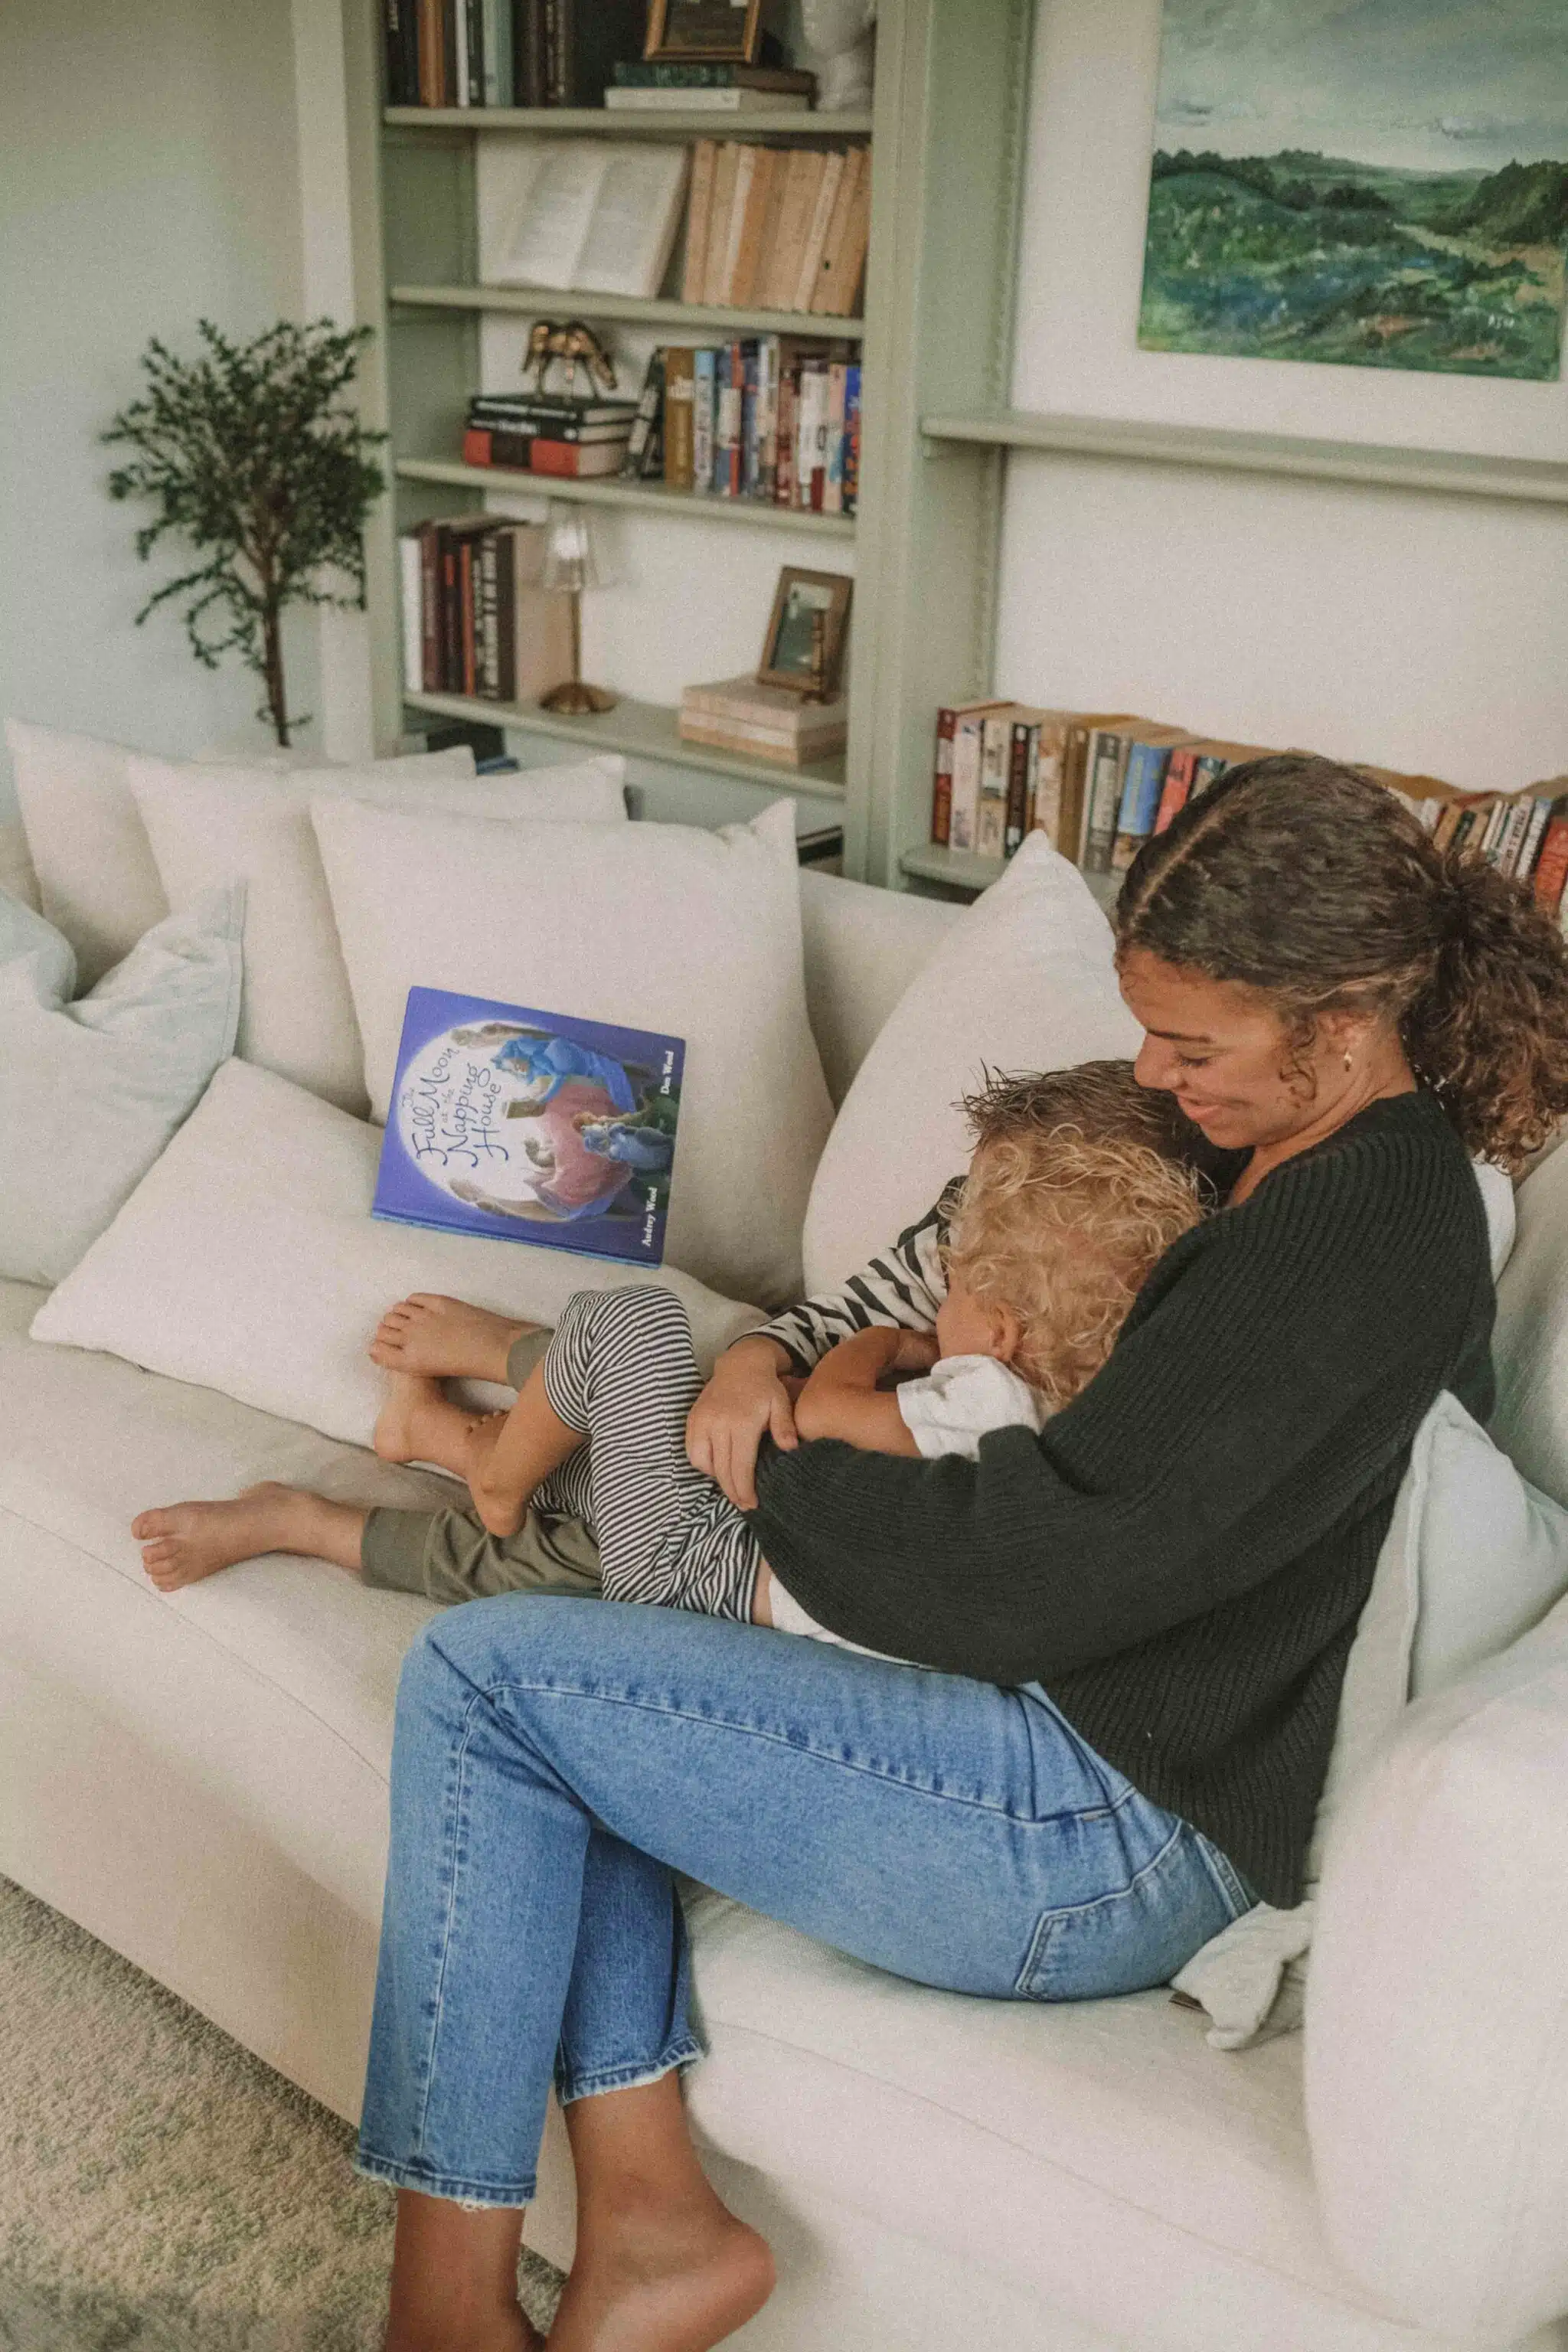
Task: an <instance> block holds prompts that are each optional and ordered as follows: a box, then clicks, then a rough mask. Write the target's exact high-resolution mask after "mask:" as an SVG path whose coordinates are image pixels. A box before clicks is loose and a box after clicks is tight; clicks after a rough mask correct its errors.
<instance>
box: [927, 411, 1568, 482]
mask: <svg viewBox="0 0 1568 2352" xmlns="http://www.w3.org/2000/svg"><path fill="white" fill-rule="evenodd" d="M921 432H922V433H923V434H924V436H925V437H926V439H927V440H928V441H936V442H943V441H947V442H960V443H970V444H979V445H984V446H992V447H997V448H1005V449H1048V450H1056V451H1058V452H1075V451H1076V452H1081V453H1083V454H1084V455H1086V456H1089V457H1139V458H1152V459H1153V460H1154V461H1156V462H1157V463H1160V464H1163V465H1168V466H1212V467H1220V468H1227V469H1229V470H1231V471H1233V472H1238V473H1249V474H1295V475H1300V476H1302V477H1304V478H1309V479H1317V480H1321V481H1331V482H1374V483H1384V484H1387V485H1389V486H1390V487H1392V488H1396V489H1406V490H1447V491H1451V492H1458V493H1459V494H1461V495H1468V496H1470V497H1474V498H1489V499H1535V500H1537V501H1540V502H1543V503H1545V504H1547V505H1551V506H1565V505H1568V461H1564V462H1563V463H1562V464H1553V463H1550V462H1547V461H1544V460H1542V459H1539V458H1533V457H1475V456H1472V455H1470V454H1468V453H1467V452H1464V451H1457V450H1445V449H1389V448H1380V447H1377V446H1373V444H1370V443H1364V444H1363V443H1358V442H1351V441H1315V440H1307V439H1294V438H1291V437H1289V436H1286V435H1283V434H1273V433H1230V432H1220V431H1217V430H1216V431H1211V430H1209V429H1208V428H1207V427H1206V426H1203V425H1140V424H1137V423H1134V422H1130V421H1129V420H1128V419H1126V418H1125V417H1114V416H1105V417H1101V416H1068V415H1052V414H1050V413H1049V412H1047V411H1046V410H1034V409H1024V408H1001V409H988V410H987V409H974V410H972V411H968V412H965V413H962V414H954V415H933V416H923V417H922V418H921Z"/></svg>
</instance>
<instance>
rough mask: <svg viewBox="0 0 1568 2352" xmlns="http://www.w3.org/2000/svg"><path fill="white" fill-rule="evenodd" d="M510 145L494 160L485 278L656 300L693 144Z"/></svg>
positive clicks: (588, 142)
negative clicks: (689, 146)
mask: <svg viewBox="0 0 1568 2352" xmlns="http://www.w3.org/2000/svg"><path fill="white" fill-rule="evenodd" d="M496 143H497V144H498V145H499V143H500V142H496ZM506 145H507V152H506V153H505V154H504V155H503V154H496V155H487V159H486V160H487V163H489V165H490V171H489V173H487V178H488V181H489V186H488V189H487V198H488V200H489V204H490V205H493V206H494V214H493V224H494V225H493V230H492V234H491V235H490V236H488V237H486V238H485V239H484V247H485V249H482V250H481V257H480V268H481V272H482V275H483V276H484V277H485V278H486V279H487V280H488V281H489V282H490V283H491V284H494V285H500V286H541V287H547V288H551V289H559V290H561V291H563V292H564V291H566V290H567V289H577V290H581V291H584V292H587V293H594V294H619V295H628V296H632V297H635V298H637V299H641V300H650V299H652V298H653V296H655V295H656V294H657V293H658V289H659V288H660V286H661V285H662V284H663V282H664V274H665V271H666V269H667V268H668V266H669V257H670V253H671V250H672V248H673V247H674V244H675V236H676V231H677V229H678V228H679V225H680V215H681V206H682V202H683V199H684V197H685V194H686V176H687V170H688V163H689V151H688V150H687V149H686V148H685V147H680V146H663V145H649V144H647V142H644V141H641V140H625V141H622V140H611V139H526V140H515V141H513V140H509V141H508V142H506Z"/></svg>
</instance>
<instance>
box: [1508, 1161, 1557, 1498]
mask: <svg viewBox="0 0 1568 2352" xmlns="http://www.w3.org/2000/svg"><path fill="white" fill-rule="evenodd" d="M1514 1204H1515V1208H1516V1210H1517V1213H1518V1218H1519V1231H1518V1236H1517V1239H1516V1240H1515V1243H1514V1246H1513V1254H1512V1255H1511V1257H1510V1259H1509V1262H1508V1266H1507V1269H1506V1271H1505V1272H1504V1274H1503V1276H1502V1278H1501V1280H1500V1282H1499V1284H1498V1318H1497V1329H1496V1332H1495V1334H1494V1337H1493V1341H1492V1360H1493V1363H1494V1364H1495V1366H1496V1368H1497V1383H1498V1401H1497V1410H1496V1411H1495V1412H1494V1413H1493V1415H1492V1421H1491V1427H1492V1433H1493V1434H1494V1436H1495V1437H1496V1438H1497V1441H1498V1443H1499V1444H1500V1445H1504V1446H1506V1447H1507V1448H1508V1451H1509V1453H1510V1454H1512V1456H1513V1458H1514V1460H1515V1461H1516V1462H1517V1463H1518V1465H1519V1466H1520V1468H1521V1470H1522V1471H1523V1473H1524V1475H1525V1476H1526V1477H1527V1478H1529V1479H1531V1481H1532V1482H1533V1483H1534V1484H1535V1485H1536V1486H1541V1487H1543V1488H1544V1489H1545V1491H1546V1492H1547V1494H1549V1495H1554V1496H1556V1498H1557V1500H1558V1501H1559V1502H1560V1503H1568V1150H1557V1151H1553V1152H1552V1154H1551V1155H1550V1156H1549V1157H1548V1158H1547V1159H1545V1160H1542V1161H1541V1162H1540V1163H1539V1164H1538V1165H1537V1166H1536V1167H1535V1168H1534V1169H1533V1170H1532V1171H1531V1173H1530V1175H1528V1176H1527V1177H1526V1178H1525V1180H1524V1181H1523V1183H1522V1184H1521V1185H1520V1187H1519V1190H1518V1192H1516V1194H1515V1196H1514Z"/></svg>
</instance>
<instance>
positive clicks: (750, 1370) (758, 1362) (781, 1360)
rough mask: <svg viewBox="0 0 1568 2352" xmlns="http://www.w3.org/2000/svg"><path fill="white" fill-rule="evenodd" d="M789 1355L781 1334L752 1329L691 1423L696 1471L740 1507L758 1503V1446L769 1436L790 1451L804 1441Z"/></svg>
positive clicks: (720, 1367)
mask: <svg viewBox="0 0 1568 2352" xmlns="http://www.w3.org/2000/svg"><path fill="white" fill-rule="evenodd" d="M788 1367H789V1358H788V1357H787V1356H786V1355H785V1353H784V1349H782V1348H781V1347H780V1346H779V1344H778V1342H777V1340H776V1339H763V1336H762V1335H761V1333H752V1336H751V1337H750V1338H748V1339H737V1340H736V1342H735V1344H734V1346H733V1347H732V1348H729V1349H726V1350H725V1352H724V1353H723V1355H721V1357H720V1359H719V1361H718V1362H717V1364H716V1365H715V1366H714V1368H713V1377H712V1379H711V1380H710V1381H709V1383H708V1385H707V1387H706V1388H705V1389H704V1390H703V1391H702V1393H701V1395H700V1397H699V1398H698V1400H697V1402H696V1403H695V1404H694V1405H693V1406H692V1408H691V1412H690V1415H689V1419H688V1421H687V1423H686V1453H687V1458H688V1460H689V1462H690V1464H691V1466H692V1468H693V1469H694V1470H701V1471H703V1472H705V1473H706V1475H708V1476H709V1477H710V1478H711V1479H713V1480H714V1481H715V1482H716V1483H717V1484H718V1485H719V1486H721V1487H722V1488H723V1490H724V1492H725V1494H726V1495H728V1496H729V1497H730V1500H731V1502H732V1503H733V1504H734V1506H735V1507H736V1509H737V1510H741V1511H754V1510H755V1509H756V1507H757V1483H756V1479H757V1447H758V1445H759V1444H761V1442H762V1439H763V1435H764V1433H765V1434H766V1435H768V1436H769V1437H771V1438H772V1439H773V1444H775V1445H782V1446H783V1447H784V1450H785V1451H786V1452H788V1451H789V1450H790V1449H792V1448H793V1447H794V1446H795V1445H796V1444H798V1443H799V1441H798V1439H797V1438H796V1436H795V1410H794V1406H793V1403H792V1402H791V1398H790V1393H789V1391H788V1389H787V1388H786V1387H785V1385H784V1374H785V1372H786V1371H787V1370H788Z"/></svg>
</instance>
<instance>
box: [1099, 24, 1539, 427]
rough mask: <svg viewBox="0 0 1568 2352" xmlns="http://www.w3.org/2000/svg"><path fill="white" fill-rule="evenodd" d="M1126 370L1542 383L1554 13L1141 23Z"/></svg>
mask: <svg viewBox="0 0 1568 2352" xmlns="http://www.w3.org/2000/svg"><path fill="white" fill-rule="evenodd" d="M1154 147H1155V152H1154V163H1153V172H1152V179H1151V184H1150V190H1149V226H1148V236H1147V241H1146V245H1145V249H1144V262H1143V297H1142V309H1141V312H1140V317H1139V328H1138V341H1139V343H1140V344H1141V345H1142V348H1143V349H1144V350H1146V351H1161V352H1228V353H1232V354H1235V355H1237V356H1240V357H1244V358H1253V359H1273V360H1319V361H1331V362H1337V363H1338V364H1340V365H1342V366H1346V365H1348V366H1352V367H1382V368H1420V369H1426V370H1431V371H1435V372H1436V373H1443V374H1458V375H1491V376H1518V377H1529V378H1532V379H1535V380H1537V381H1541V380H1545V379H1549V378H1553V377H1556V376H1557V375H1559V373H1561V365H1562V348H1563V250H1564V242H1565V240H1568V0H1485V5H1481V0H1164V17H1163V37H1162V46H1161V56H1160V92H1159V101H1158V108H1157V115H1156V126H1155V137H1154Z"/></svg>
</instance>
